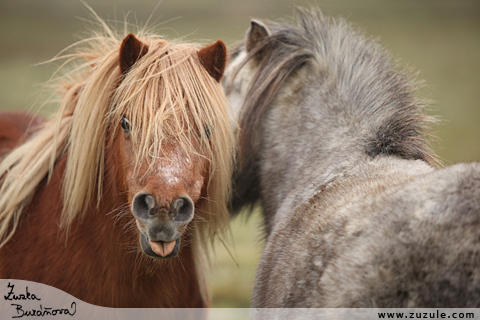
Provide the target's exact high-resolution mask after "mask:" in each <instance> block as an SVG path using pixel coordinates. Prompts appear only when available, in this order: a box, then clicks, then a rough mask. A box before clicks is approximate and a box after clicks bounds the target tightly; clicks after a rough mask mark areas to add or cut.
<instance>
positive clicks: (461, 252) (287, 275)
mask: <svg viewBox="0 0 480 320" xmlns="http://www.w3.org/2000/svg"><path fill="white" fill-rule="evenodd" d="M367 171H368V170H367ZM371 173H372V174H373V176H372V174H370V173H368V172H367V173H366V174H364V176H363V178H361V179H363V182H362V181H359V180H358V179H359V178H358V176H359V174H358V172H357V174H353V175H352V176H351V177H355V178H354V179H356V180H355V181H349V179H351V178H350V177H349V176H348V175H346V176H344V177H342V178H339V179H337V180H335V181H332V183H330V184H329V185H328V186H326V187H324V188H323V189H322V190H319V192H318V193H317V194H316V195H315V196H313V197H312V198H310V199H309V200H308V201H307V202H305V203H303V204H302V205H300V206H299V207H297V209H296V210H295V212H294V213H293V214H291V215H285V216H283V217H282V218H281V220H280V221H278V223H277V226H278V227H277V228H276V229H274V230H273V231H272V234H270V236H269V238H268V242H267V247H266V249H265V252H264V254H263V257H262V261H261V264H260V267H259V271H258V273H257V279H256V283H255V289H254V296H253V299H252V304H253V307H261V306H269V307H382V308H388V307H397V308H398V307H444V308H447V307H480V241H479V240H480V164H479V163H473V164H459V165H455V166H451V167H448V168H445V169H441V170H438V171H431V172H429V173H425V174H420V175H412V176H410V177H408V176H405V177H403V178H402V175H398V176H396V177H393V178H391V179H390V178H389V176H390V175H389V174H387V175H385V176H384V177H382V175H381V174H380V176H377V175H378V174H376V173H374V171H372V172H371ZM360 176H361V175H360ZM351 182H353V184H352V183H351ZM359 185H363V187H358V186H359ZM362 190H364V191H365V192H367V193H365V192H363V193H362ZM366 190H369V191H366ZM287 235H288V236H287ZM292 261H294V263H292Z"/></svg>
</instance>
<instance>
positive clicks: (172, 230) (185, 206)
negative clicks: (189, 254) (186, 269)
mask: <svg viewBox="0 0 480 320" xmlns="http://www.w3.org/2000/svg"><path fill="white" fill-rule="evenodd" d="M194 209H195V205H194V203H193V201H192V199H190V197H189V196H187V195H182V196H180V197H178V198H176V199H175V200H173V201H172V202H171V203H170V204H166V205H159V204H158V203H157V201H156V200H155V197H154V196H153V195H152V194H150V193H146V192H140V193H138V194H137V195H135V197H134V198H133V201H132V213H133V215H134V217H135V218H136V219H137V220H138V221H139V222H141V224H143V225H144V226H145V229H144V228H140V231H141V235H140V243H141V245H142V249H143V251H144V252H145V253H146V254H147V255H149V256H152V257H159V258H166V257H172V256H175V255H176V254H177V253H178V249H179V242H180V236H181V235H182V233H183V232H184V231H185V229H186V228H185V227H186V225H187V224H188V223H189V222H190V221H192V219H193V215H194Z"/></svg>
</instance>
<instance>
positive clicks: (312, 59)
mask: <svg viewBox="0 0 480 320" xmlns="http://www.w3.org/2000/svg"><path fill="white" fill-rule="evenodd" d="M297 13H298V17H297V20H298V23H297V24H293V23H289V22H282V23H275V22H266V24H267V26H268V28H269V30H270V32H271V35H270V36H269V37H266V38H265V39H264V40H263V42H262V43H260V44H259V45H257V46H256V47H254V48H253V49H252V50H251V51H250V52H249V53H248V58H247V59H246V61H245V63H246V62H248V61H251V60H252V59H253V60H257V63H259V67H258V72H257V73H256V74H255V76H254V79H253V81H252V83H251V86H250V87H249V91H248V93H247V94H246V96H245V100H244V103H243V106H242V110H243V111H242V113H241V114H240V118H239V127H240V128H241V132H242V134H241V135H240V137H239V141H238V148H239V155H240V156H239V159H240V161H241V164H240V170H247V171H250V175H251V176H253V173H252V172H251V171H252V170H255V168H254V163H255V158H256V157H257V156H258V155H256V154H255V153H253V152H252V150H255V148H253V146H254V144H255V140H256V139H257V137H258V136H259V134H258V128H260V126H259V124H260V123H261V121H262V118H263V115H264V114H265V112H266V111H267V110H268V108H269V106H270V105H271V102H272V100H273V99H274V97H275V96H276V94H277V93H278V91H279V89H280V88H281V87H282V85H283V84H284V83H285V80H286V79H287V78H289V77H290V76H291V75H293V74H294V73H295V71H296V70H298V69H299V68H301V67H302V66H303V65H309V66H308V67H309V68H312V69H313V70H319V72H324V73H325V77H324V81H331V84H332V88H331V90H330V92H328V94H332V95H338V96H339V97H340V99H343V101H347V102H348V103H347V104H346V105H342V106H341V107H342V108H346V110H342V114H346V115H350V116H351V119H347V121H354V122H355V124H354V127H356V128H358V130H357V131H358V132H359V136H360V137H361V138H362V139H361V140H362V141H361V143H362V144H363V146H362V147H363V149H364V150H365V152H366V153H367V154H368V155H369V156H371V157H375V156H377V155H379V154H389V155H397V156H399V157H401V158H404V159H420V160H423V161H426V162H427V163H429V164H432V165H438V164H439V162H438V160H437V158H436V156H435V155H434V153H433V152H432V151H431V150H430V148H429V147H428V143H427V142H428V141H431V139H430V136H431V125H432V124H433V123H435V122H436V120H435V119H434V118H433V117H431V116H429V115H428V114H427V113H426V112H425V105H426V103H425V102H423V101H422V100H419V99H417V98H416V97H415V96H414V93H415V92H416V90H417V89H418V87H419V86H418V84H417V83H416V81H414V76H413V75H412V74H411V73H410V72H408V71H406V70H402V71H398V68H397V64H396V63H395V62H394V60H393V59H392V58H391V57H390V54H388V53H387V52H386V51H385V50H384V49H382V48H381V47H380V46H379V45H378V44H377V43H376V42H375V41H373V40H370V39H366V38H365V36H364V35H363V34H361V33H360V32H358V31H355V30H353V29H352V28H351V27H350V26H349V25H348V24H347V23H346V22H345V21H344V20H343V19H338V20H333V19H329V18H326V17H324V16H323V14H322V13H321V12H320V10H315V9H312V10H308V9H300V8H297ZM244 46H245V44H244V43H242V44H240V45H239V46H238V47H237V49H236V50H234V51H233V52H232V53H231V58H232V59H233V58H235V56H236V55H237V54H238V52H239V51H241V49H243V47H244ZM313 70H312V72H315V71H313ZM333 77H335V78H333ZM227 85H228V84H227ZM337 100H338V98H337ZM340 101H341V100H340ZM322 107H323V106H322ZM325 107H330V108H335V107H337V108H338V106H331V105H330V106H325ZM333 112H335V111H334V110H333ZM353 119H354V120H353ZM242 168H243V169H242ZM242 174H246V175H248V174H249V172H242ZM247 181H248V180H247ZM250 181H251V182H252V181H253V183H252V184H251V186H250V187H251V188H252V192H253V190H254V189H255V188H254V186H255V185H258V184H257V183H255V181H254V180H252V179H250Z"/></svg>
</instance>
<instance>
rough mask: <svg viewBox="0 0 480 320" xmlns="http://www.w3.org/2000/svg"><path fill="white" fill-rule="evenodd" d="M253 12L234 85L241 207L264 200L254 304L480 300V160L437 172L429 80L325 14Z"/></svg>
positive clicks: (235, 204) (229, 83)
mask: <svg viewBox="0 0 480 320" xmlns="http://www.w3.org/2000/svg"><path fill="white" fill-rule="evenodd" d="M298 20H299V23H298V24H290V23H272V22H267V23H263V22H260V21H256V20H253V21H252V26H251V28H250V29H249V30H248V31H247V35H246V38H245V41H243V42H242V43H241V44H240V45H239V46H238V47H237V48H236V49H235V50H234V51H233V52H232V53H231V56H230V57H231V62H230V64H229V67H228V68H227V71H226V77H225V79H224V86H225V88H226V90H227V92H228V94H229V99H230V101H231V103H232V105H233V107H234V111H235V117H237V119H238V123H239V128H240V129H239V133H240V138H239V142H238V148H239V163H238V164H237V171H236V176H235V191H236V192H235V194H234V198H233V200H232V211H234V212H238V211H239V210H240V209H241V208H244V207H250V208H251V207H252V206H253V205H255V204H257V203H260V204H261V206H262V210H263V216H264V221H265V238H266V245H265V249H264V252H263V254H262V258H261V261H260V265H259V268H258V271H257V276H256V279H255V285H254V289H253V295H252V307H254V308H258V307H281V308H285V307H290V308H291V307H384V308H385V307H479V306H480V164H478V163H472V164H458V165H454V166H451V167H448V168H443V169H438V167H439V166H438V164H437V162H436V160H435V156H434V155H433V153H432V152H431V151H430V150H429V149H428V147H427V144H428V139H427V137H428V135H427V134H428V131H429V127H430V124H431V123H432V122H433V121H432V119H431V118H430V117H429V116H428V115H427V114H426V113H425V111H424V103H423V102H422V101H419V100H418V99H416V98H415V96H414V92H415V90H416V85H415V83H414V81H413V80H412V78H413V77H412V76H410V75H409V73H408V72H406V71H399V70H398V68H397V66H396V64H395V63H394V62H393V61H392V59H391V58H390V56H389V54H387V53H386V52H385V51H384V50H383V49H382V48H381V47H380V46H379V45H378V44H377V43H376V42H374V41H371V40H368V39H366V38H365V37H364V36H363V35H362V34H360V33H358V32H357V31H354V30H352V29H351V28H350V27H349V26H348V25H347V24H346V23H345V22H343V21H341V20H338V21H335V20H330V19H327V18H325V17H324V16H323V15H322V14H321V13H320V12H319V11H318V10H302V9H300V10H299V19H298Z"/></svg>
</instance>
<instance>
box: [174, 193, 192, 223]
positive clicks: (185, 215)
mask: <svg viewBox="0 0 480 320" xmlns="http://www.w3.org/2000/svg"><path fill="white" fill-rule="evenodd" d="M193 211H194V205H193V201H192V199H190V197H188V196H184V197H180V198H178V199H177V200H175V201H174V202H173V205H172V212H173V213H174V214H175V220H177V221H184V220H191V218H192V217H193Z"/></svg>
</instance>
